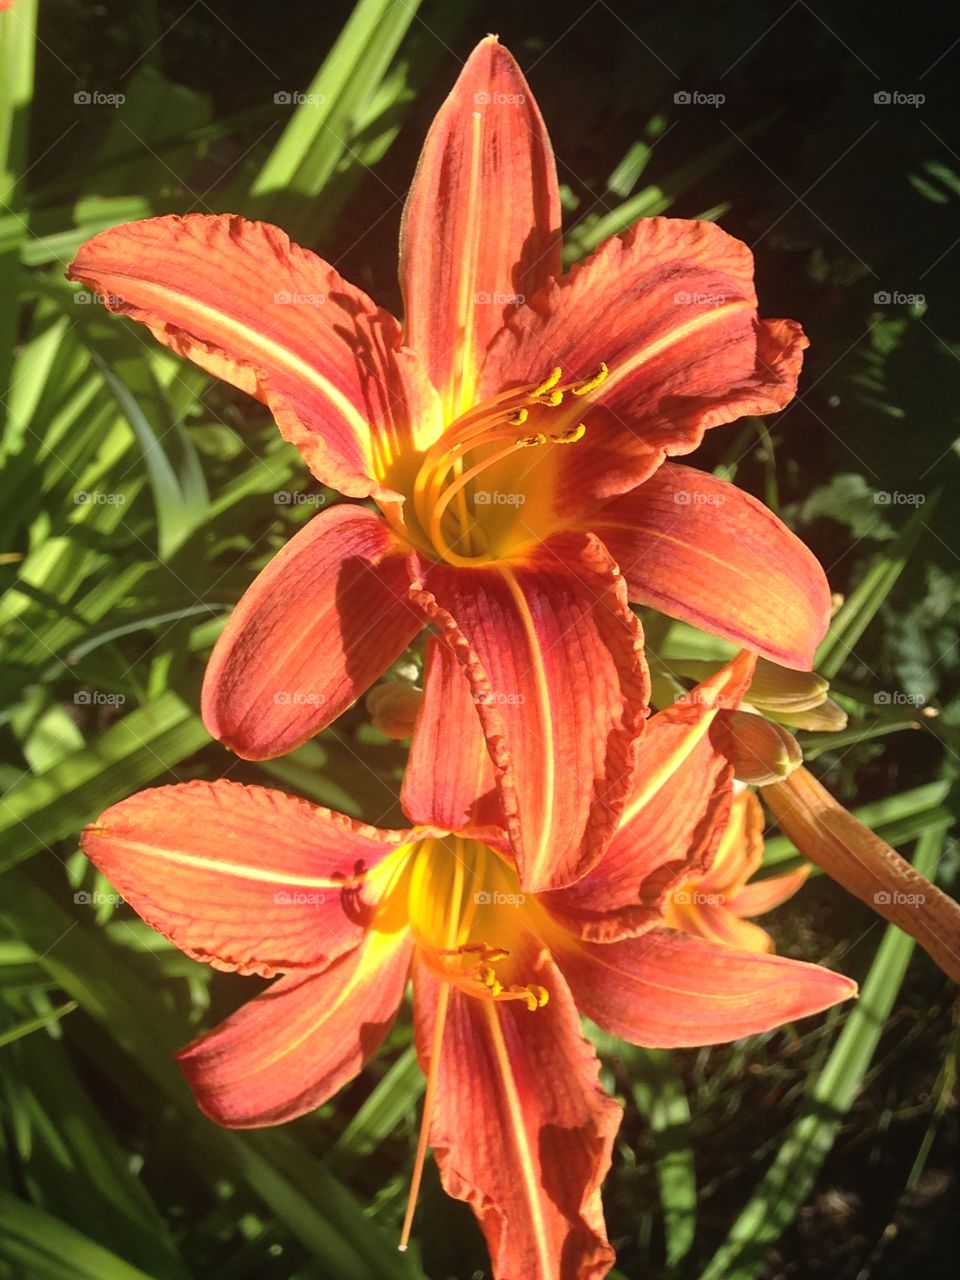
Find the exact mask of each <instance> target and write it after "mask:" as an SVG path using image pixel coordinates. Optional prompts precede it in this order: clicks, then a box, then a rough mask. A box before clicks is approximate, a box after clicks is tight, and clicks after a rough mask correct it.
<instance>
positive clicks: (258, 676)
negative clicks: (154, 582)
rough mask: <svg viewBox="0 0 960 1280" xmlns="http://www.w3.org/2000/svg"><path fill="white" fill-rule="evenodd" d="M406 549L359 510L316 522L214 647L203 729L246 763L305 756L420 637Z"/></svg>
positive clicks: (251, 593)
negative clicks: (309, 743)
mask: <svg viewBox="0 0 960 1280" xmlns="http://www.w3.org/2000/svg"><path fill="white" fill-rule="evenodd" d="M409 585H410V573H409V570H408V566H407V548H405V547H404V546H403V544H402V543H401V542H400V541H399V540H398V539H397V538H396V537H395V535H394V534H393V533H391V531H390V529H389V528H388V527H387V525H386V524H385V522H384V521H383V520H382V519H381V518H380V517H379V516H377V515H375V514H374V513H373V512H372V511H368V510H367V509H366V508H365V507H359V506H353V505H352V504H351V505H348V504H343V505H340V506H336V507H333V508H331V509H330V510H328V511H324V512H321V514H320V515H318V516H315V517H314V518H313V519H312V520H311V521H310V523H309V524H307V525H305V526H304V528H302V529H301V530H300V531H299V532H298V533H297V534H296V535H295V537H293V538H291V540H290V541H289V542H288V543H287V544H286V546H284V547H283V549H282V550H281V551H280V552H278V554H277V555H276V556H274V558H273V559H272V560H271V561H270V563H269V564H268V565H267V567H266V568H265V569H264V570H263V572H262V573H261V574H260V575H259V576H258V577H257V578H256V579H255V580H254V582H253V584H252V585H251V586H250V587H249V588H248V589H247V591H246V592H245V593H244V595H243V598H242V599H241V600H240V603H239V604H238V605H237V607H236V608H235V609H234V611H233V613H232V614H231V615H230V620H229V621H228V623H227V625H226V627H225V628H224V630H223V633H222V635H221V636H220V638H219V640H218V641H217V643H216V645H215V646H214V650H213V654H212V655H211V658H210V662H209V665H208V666H207V673H206V676H205V678H204V682H203V699H202V710H203V722H204V724H205V725H206V726H207V728H208V729H209V730H210V732H211V733H212V734H213V736H214V737H215V738H219V739H220V740H221V742H223V743H225V744H226V746H228V747H229V748H230V750H231V751H235V752H236V753H237V755H240V756H243V757H244V758H245V759H247V760H265V759H269V758H271V757H273V756H280V755H283V754H284V753H285V752H287V751H292V750H293V748H294V747H298V746H300V744H301V743H303V742H305V741H306V740H307V739H308V738H310V737H312V736H313V735H314V734H315V733H317V732H318V731H319V730H320V729H322V728H323V727H324V726H325V725H328V724H330V723H331V721H333V720H335V719H336V718H337V716H339V715H340V714H341V712H343V711H345V710H346V708H347V707H349V706H350V705H351V704H352V703H353V702H355V701H356V700H357V698H359V697H360V696H361V694H363V693H365V692H366V691H367V689H368V688H369V687H370V685H371V684H373V682H374V680H376V679H377V677H378V676H380V675H382V674H383V672H384V671H385V670H386V668H387V667H388V666H389V665H390V663H391V662H393V661H394V660H395V659H396V658H398V657H399V656H400V654H401V653H402V652H403V650H404V649H405V648H406V646H407V645H408V644H409V643H410V641H411V640H412V639H413V637H414V636H415V635H416V634H417V632H418V631H419V630H420V628H421V627H422V626H423V618H422V616H421V615H420V613H419V612H418V611H417V610H416V609H414V608H413V607H412V606H411V605H410V603H409V601H408V598H407V593H408V591H409Z"/></svg>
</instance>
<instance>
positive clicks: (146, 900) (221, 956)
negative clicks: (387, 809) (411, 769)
mask: <svg viewBox="0 0 960 1280" xmlns="http://www.w3.org/2000/svg"><path fill="white" fill-rule="evenodd" d="M407 838H408V834H407V833H405V832H402V831H381V830H379V829H377V828H376V827H370V826H367V825H365V824H363V823H359V822H355V821H354V820H353V819H351V818H347V817H344V815H343V814H340V813H333V812H332V811H331V810H329V809H321V808H318V807H317V806H316V805H313V804H310V803H308V801H306V800H299V799H295V798H294V797H293V796H288V795H284V794H283V793H282V792H280V791H271V790H268V789H266V788H265V787H248V786H242V785H241V784H240V783H236V782H226V781H220V782H199V781H197V782H186V783H183V784H181V785H178V786H171V787H156V788H153V789H152V790H149V791H141V792H140V793H139V794H137V795H135V796H131V797H130V798H129V799H128V800H122V801H121V802H120V803H119V804H115V805H114V806H113V807H112V808H110V809H108V810H107V811H106V813H104V814H103V816H102V817H101V818H99V819H98V820H97V822H95V823H93V824H92V825H91V826H89V827H87V828H86V829H85V831H84V833H83V836H82V837H81V845H82V848H83V851H84V853H86V855H87V857H88V858H89V859H90V860H91V862H93V863H95V865H96V866H97V867H99V869H100V870H101V871H102V872H103V873H104V875H105V876H106V877H107V879H108V880H109V881H110V882H111V884H113V885H114V886H115V887H116V888H117V889H118V890H119V891H120V893H121V894H122V895H123V897H124V899H125V900H126V901H127V902H128V903H129V904H130V906H131V907H133V909H134V910H135V911H136V912H137V913H138V914H139V915H140V916H142V917H143V919H144V920H146V922H147V924H149V925H151V926H152V927H153V928H154V929H156V930H158V931H159V932H160V933H162V934H163V935H164V936H165V937H167V938H169V939H170V941H171V942H173V943H175V944H176V945H177V946H178V947H179V948H180V950H181V951H184V952H186V954H187V955H189V956H192V957H193V959H195V960H204V961H206V962H207V963H208V964H211V965H213V966H214V967H215V968H217V969H226V970H236V971H238V972H240V973H258V974H261V975H262V976H264V977H269V976H272V975H273V974H275V973H278V972H282V971H287V970H292V969H312V968H317V967H318V966H319V965H321V964H324V963H325V962H327V961H328V960H332V959H334V958H335V957H337V956H339V955H341V954H342V953H343V952H344V951H348V950H350V949H351V948H353V947H355V946H356V945H357V944H358V942H359V941H360V940H361V938H362V937H363V934H364V930H365V929H366V927H367V924H368V923H369V920H370V917H371V915H372V913H373V910H374V907H375V905H376V895H375V892H374V891H373V890H372V889H371V888H370V886H368V885H366V884H365V882H364V881H365V876H366V873H367V872H368V871H370V870H371V869H372V868H374V867H376V866H377V865H378V864H379V863H380V862H381V861H382V860H383V859H384V858H385V857H386V856H387V855H388V854H390V853H391V852H392V851H393V850H395V849H396V848H397V846H398V845H399V844H401V843H402V842H403V841H404V840H405V839H407Z"/></svg>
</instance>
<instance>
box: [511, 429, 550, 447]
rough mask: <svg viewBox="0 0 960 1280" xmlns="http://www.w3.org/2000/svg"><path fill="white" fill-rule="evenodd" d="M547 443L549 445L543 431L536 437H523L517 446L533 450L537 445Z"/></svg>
mask: <svg viewBox="0 0 960 1280" xmlns="http://www.w3.org/2000/svg"><path fill="white" fill-rule="evenodd" d="M546 443H547V437H546V436H545V435H544V434H543V432H542V431H538V432H537V434H536V435H535V436H521V437H520V439H519V440H518V441H517V444H518V445H519V446H520V448H521V449H532V448H534V447H535V446H536V445H540V444H546Z"/></svg>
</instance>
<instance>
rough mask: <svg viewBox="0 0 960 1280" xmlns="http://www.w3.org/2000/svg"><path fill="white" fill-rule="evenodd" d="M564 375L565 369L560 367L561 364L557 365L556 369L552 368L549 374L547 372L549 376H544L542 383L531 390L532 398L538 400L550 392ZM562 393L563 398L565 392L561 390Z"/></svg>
mask: <svg viewBox="0 0 960 1280" xmlns="http://www.w3.org/2000/svg"><path fill="white" fill-rule="evenodd" d="M562 377H563V370H562V369H561V368H560V366H559V365H557V367H556V368H555V369H551V370H550V372H549V374H547V376H546V377H545V378H544V380H543V381H542V382H541V383H539V384H538V385H537V386H535V387H534V388H533V390H532V391H531V392H530V399H531V400H538V399H539V398H540V397H541V396H545V395H547V394H548V392H551V391H553V389H554V387H555V386H556V385H557V383H558V382H559V381H560V379H561V378H562ZM560 395H561V398H562V396H563V392H561V393H560ZM557 403H558V404H559V401H557Z"/></svg>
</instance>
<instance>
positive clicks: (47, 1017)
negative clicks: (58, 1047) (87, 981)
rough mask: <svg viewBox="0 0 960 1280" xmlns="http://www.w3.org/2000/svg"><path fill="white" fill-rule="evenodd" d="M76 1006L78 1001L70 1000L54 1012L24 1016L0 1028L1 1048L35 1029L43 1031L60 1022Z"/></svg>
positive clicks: (30, 1033)
mask: <svg viewBox="0 0 960 1280" xmlns="http://www.w3.org/2000/svg"><path fill="white" fill-rule="evenodd" d="M76 1008H77V1002H76V1001H75V1000H68V1001H67V1003H66V1004H62V1005H60V1007H59V1008H58V1009H54V1011H53V1012H52V1013H45V1014H43V1015H41V1016H40V1017H37V1018H24V1020H23V1021H22V1022H18V1023H16V1024H15V1025H14V1026H12V1027H4V1028H3V1029H2V1030H0V1049H2V1048H3V1047H4V1046H5V1045H8V1044H13V1043H14V1041H15V1040H21V1039H22V1038H23V1037H24V1036H29V1035H32V1034H33V1033H34V1031H42V1030H43V1029H44V1027H49V1026H52V1025H53V1024H54V1023H55V1022H59V1021H60V1019H61V1018H65V1017H66V1015H67V1014H68V1013H73V1011H74V1009H76Z"/></svg>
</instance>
